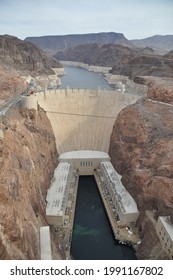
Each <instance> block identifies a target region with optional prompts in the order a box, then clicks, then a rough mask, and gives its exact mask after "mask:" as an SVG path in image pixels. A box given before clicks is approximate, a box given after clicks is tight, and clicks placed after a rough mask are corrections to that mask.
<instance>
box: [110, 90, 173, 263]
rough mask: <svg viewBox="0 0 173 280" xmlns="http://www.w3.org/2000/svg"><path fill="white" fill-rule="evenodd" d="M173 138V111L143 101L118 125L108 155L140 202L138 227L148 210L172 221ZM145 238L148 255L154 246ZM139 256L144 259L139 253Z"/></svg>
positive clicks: (122, 116) (123, 114)
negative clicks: (166, 216) (168, 217)
mask: <svg viewBox="0 0 173 280" xmlns="http://www.w3.org/2000/svg"><path fill="white" fill-rule="evenodd" d="M162 89H163V88H160V94H161V91H162ZM164 89H165V87H164ZM148 94H149V95H150V97H151V96H153V95H154V92H153V93H151V89H150V90H149V93H148ZM163 96H164V92H163ZM165 98H166V100H167V97H165ZM162 101H165V99H164V98H162ZM172 136H173V107H172V106H170V105H166V104H161V103H158V102H153V101H147V100H145V99H144V100H141V101H139V102H137V103H136V104H134V105H131V106H129V107H127V108H125V109H123V110H122V111H121V112H120V114H119V115H118V117H117V120H116V122H115V125H114V128H113V132H112V136H111V141H110V149H109V153H110V156H111V158H112V162H113V165H114V167H115V168H116V170H117V171H118V172H119V173H120V174H122V180H123V183H124V185H125V187H126V188H127V190H128V191H129V192H130V193H131V194H132V196H133V197H134V198H135V200H136V202H137V205H138V208H139V211H140V219H139V223H138V225H139V226H140V225H141V226H142V224H143V218H144V214H145V210H154V211H155V215H156V217H157V216H159V215H170V216H171V219H172V221H173V187H172V186H173V137H172ZM142 236H143V239H142V245H141V246H142V247H143V248H144V247H145V245H146V246H148V247H147V248H145V251H147V250H148V255H149V250H150V249H149V247H151V246H152V244H151V243H150V241H148V243H147V244H149V245H147V244H146V243H145V242H146V240H147V239H146V237H145V234H144V232H142ZM138 256H139V258H140V257H141V256H140V250H139V252H138ZM145 258H147V253H145Z"/></svg>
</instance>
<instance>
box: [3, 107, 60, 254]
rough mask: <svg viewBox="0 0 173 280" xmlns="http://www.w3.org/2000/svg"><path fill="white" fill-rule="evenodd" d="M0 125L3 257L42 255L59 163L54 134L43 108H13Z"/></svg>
mask: <svg viewBox="0 0 173 280" xmlns="http://www.w3.org/2000/svg"><path fill="white" fill-rule="evenodd" d="M0 129H1V134H0V178H1V180H0V212H1V215H0V219H1V221H0V259H39V258H40V255H39V228H40V226H43V225H46V224H47V223H46V219H45V205H46V202H45V197H46V191H47V189H48V188H49V186H50V181H51V178H52V176H53V171H54V169H55V167H56V165H57V151H56V146H55V139H54V135H53V132H52V129H51V125H50V122H49V121H48V119H47V117H46V115H45V113H44V111H43V110H41V109H40V110H39V112H38V113H36V111H35V110H26V109H22V110H21V111H20V113H18V111H14V112H13V115H11V116H8V117H4V118H3V119H2V120H1V124H0ZM53 249H54V252H55V257H56V258H57V259H58V258H60V255H59V254H58V253H57V251H56V248H55V246H53Z"/></svg>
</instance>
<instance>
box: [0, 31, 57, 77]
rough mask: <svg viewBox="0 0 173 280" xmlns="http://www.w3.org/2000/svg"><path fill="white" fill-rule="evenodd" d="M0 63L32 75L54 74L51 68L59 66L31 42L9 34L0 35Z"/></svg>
mask: <svg viewBox="0 0 173 280" xmlns="http://www.w3.org/2000/svg"><path fill="white" fill-rule="evenodd" d="M0 64H1V65H4V64H5V65H8V66H10V67H12V68H14V69H16V70H22V71H24V73H31V71H32V74H33V75H41V74H54V72H53V71H52V70H51V68H58V67H60V66H61V65H60V63H59V62H58V61H56V60H55V59H53V58H51V57H48V56H47V55H46V54H45V53H44V52H43V51H42V50H40V49H38V48H37V47H36V46H35V45H33V44H32V43H29V42H26V41H22V40H20V39H18V38H17V37H13V36H10V35H4V36H2V35H1V36H0ZM24 73H23V75H24Z"/></svg>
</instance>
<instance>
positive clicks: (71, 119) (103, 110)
mask: <svg viewBox="0 0 173 280" xmlns="http://www.w3.org/2000/svg"><path fill="white" fill-rule="evenodd" d="M140 97H141V96H139V95H133V94H128V93H123V92H119V91H108V90H100V89H96V90H92V89H58V90H46V91H41V92H37V93H36V94H35V95H33V96H27V97H25V99H24V100H23V106H24V107H28V108H35V109H36V108H37V104H39V105H40V106H41V107H42V108H43V109H44V110H45V111H46V112H47V116H48V118H49V120H50V122H51V125H52V128H53V131H54V135H55V138H56V145H57V150H58V153H59V154H61V153H64V152H68V151H75V150H97V151H104V152H108V149H109V142H110V136H111V133H112V128H113V125H114V122H115V119H116V116H117V114H118V113H119V112H120V111H121V110H122V109H123V108H124V107H126V106H127V105H129V104H133V103H135V102H136V101H137V100H138V99H139V98H140Z"/></svg>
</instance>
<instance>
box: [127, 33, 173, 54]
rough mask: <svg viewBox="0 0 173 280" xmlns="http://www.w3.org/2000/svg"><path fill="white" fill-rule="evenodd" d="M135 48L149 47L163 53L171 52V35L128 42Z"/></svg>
mask: <svg viewBox="0 0 173 280" xmlns="http://www.w3.org/2000/svg"><path fill="white" fill-rule="evenodd" d="M130 42H131V43H132V44H133V45H135V46H136V47H140V48H145V47H150V48H154V49H158V50H163V51H171V50H173V35H155V36H152V37H148V38H145V39H139V40H130Z"/></svg>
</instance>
